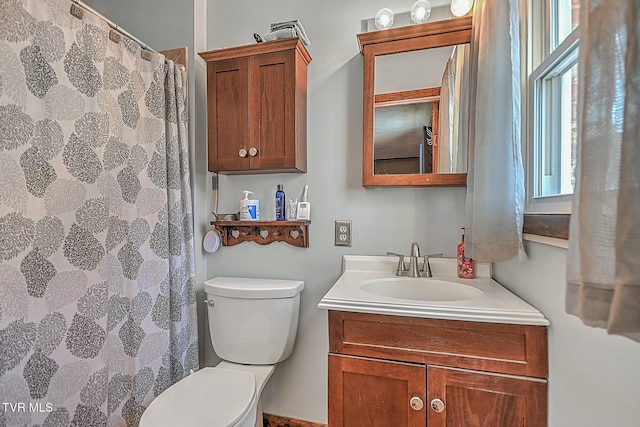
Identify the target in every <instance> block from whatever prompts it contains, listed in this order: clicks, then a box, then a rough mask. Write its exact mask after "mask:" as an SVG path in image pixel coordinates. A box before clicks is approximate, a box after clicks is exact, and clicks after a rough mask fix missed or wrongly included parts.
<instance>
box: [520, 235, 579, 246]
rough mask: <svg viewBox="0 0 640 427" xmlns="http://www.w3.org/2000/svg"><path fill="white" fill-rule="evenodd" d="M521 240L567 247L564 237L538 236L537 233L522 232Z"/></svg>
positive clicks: (567, 243) (567, 242)
mask: <svg viewBox="0 0 640 427" xmlns="http://www.w3.org/2000/svg"><path fill="white" fill-rule="evenodd" d="M522 240H525V241H527V242H535V243H540V244H543V245H548V246H555V247H556V248H563V249H568V248H569V241H568V240H565V239H557V238H555V237H547V236H538V235H537V234H526V233H525V234H523V235H522Z"/></svg>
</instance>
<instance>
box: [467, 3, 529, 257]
mask: <svg viewBox="0 0 640 427" xmlns="http://www.w3.org/2000/svg"><path fill="white" fill-rule="evenodd" d="M518 19H519V17H518V0H508V1H505V0H476V2H475V9H474V14H473V36H472V40H471V43H472V49H471V50H472V54H471V58H472V59H471V76H475V77H474V79H472V82H471V83H472V84H471V94H470V121H469V123H471V124H472V131H471V133H470V135H469V142H470V147H469V171H468V175H467V203H466V206H467V227H468V228H467V233H468V237H467V239H468V243H467V245H468V247H470V248H471V256H472V257H473V258H474V259H476V260H477V261H492V262H494V261H506V260H508V259H511V258H514V257H516V256H519V257H520V259H525V258H526V256H525V254H524V250H523V247H522V222H523V209H524V175H523V166H522V155H521V150H520V85H521V83H520V42H519V40H520V34H519V21H518Z"/></svg>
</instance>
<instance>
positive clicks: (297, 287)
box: [139, 277, 304, 427]
mask: <svg viewBox="0 0 640 427" xmlns="http://www.w3.org/2000/svg"><path fill="white" fill-rule="evenodd" d="M303 288H304V282H302V281H296V280H275V279H244V278H233V277H217V278H215V279H211V280H208V281H206V282H205V292H206V294H207V300H206V303H207V313H208V317H209V331H210V336H211V341H212V344H213V348H214V350H215V351H216V354H217V355H218V356H219V357H220V358H222V359H223V361H222V362H220V363H219V364H218V365H217V366H216V367H214V368H210V367H208V368H203V369H200V370H199V371H197V372H195V373H193V374H191V375H189V376H187V377H186V378H183V379H182V380H180V381H178V382H177V383H175V384H174V385H172V386H171V387H169V388H168V389H167V390H165V391H164V392H163V393H161V394H160V395H159V396H158V397H156V398H155V400H153V402H151V404H150V405H149V406H148V407H147V409H146V410H145V411H144V413H143V414H142V418H141V419H140V424H139V427H165V426H166V427H169V426H171V427H174V426H184V427H254V426H262V405H261V404H260V396H261V393H262V390H263V389H264V386H265V384H266V383H267V381H268V380H269V378H270V377H271V375H272V374H273V371H274V370H275V368H276V363H278V362H280V361H282V360H284V359H286V358H287V357H289V355H290V354H291V351H292V350H293V344H294V341H295V337H296V332H297V327H298V312H299V305H300V292H301V291H302V289H303Z"/></svg>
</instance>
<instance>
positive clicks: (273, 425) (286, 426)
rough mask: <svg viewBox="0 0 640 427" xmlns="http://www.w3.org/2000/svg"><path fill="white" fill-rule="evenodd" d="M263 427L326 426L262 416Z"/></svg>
mask: <svg viewBox="0 0 640 427" xmlns="http://www.w3.org/2000/svg"><path fill="white" fill-rule="evenodd" d="M262 419H263V423H264V427H327V425H326V424H320V423H314V422H311V421H303V420H296V419H295V418H288V417H281V416H280V415H271V414H262Z"/></svg>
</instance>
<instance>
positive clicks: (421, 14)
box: [411, 0, 431, 24]
mask: <svg viewBox="0 0 640 427" xmlns="http://www.w3.org/2000/svg"><path fill="white" fill-rule="evenodd" d="M430 16H431V3H429V2H428V1H427V0H418V1H417V2H415V3H414V4H413V6H411V20H412V21H413V23H414V24H424V23H425V22H427V19H429V17H430Z"/></svg>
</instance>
